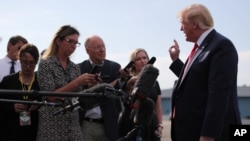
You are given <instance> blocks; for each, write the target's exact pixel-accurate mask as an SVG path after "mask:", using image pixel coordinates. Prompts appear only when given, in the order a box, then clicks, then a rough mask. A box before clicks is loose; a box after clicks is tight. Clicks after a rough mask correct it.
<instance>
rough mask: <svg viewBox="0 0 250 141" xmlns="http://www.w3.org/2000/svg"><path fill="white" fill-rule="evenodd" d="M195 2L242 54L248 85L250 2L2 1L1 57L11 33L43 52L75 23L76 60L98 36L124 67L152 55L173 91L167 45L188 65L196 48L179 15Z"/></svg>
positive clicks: (242, 81)
mask: <svg viewBox="0 0 250 141" xmlns="http://www.w3.org/2000/svg"><path fill="white" fill-rule="evenodd" d="M193 3H201V4H204V5H205V6H206V7H207V8H208V9H209V10H210V12H211V14H212V16H213V18H214V28H215V29H216V30H217V31H218V32H220V33H221V34H223V35H224V36H226V37H228V38H229V39H231V40H232V42H233V43H234V45H235V46H236V48H237V51H238V55H239V64H238V86H243V85H246V86H249V85H250V75H249V71H250V67H249V66H248V64H249V65H250V63H249V61H250V47H249V46H248V41H249V39H250V38H249V33H250V26H249V25H250V18H247V17H248V14H249V13H250V6H249V5H250V1H248V0H237V3H236V1H235V0H219V1H218V0H70V1H69V0H67V1H66V0H42V1H35V0H22V1H20V0H1V1H0V38H1V41H0V58H3V57H4V56H5V55H6V54H7V51H6V48H7V42H8V40H9V38H10V37H11V36H13V35H22V36H24V37H25V38H26V39H27V40H28V41H29V43H32V44H34V45H36V46H37V47H38V49H39V51H42V50H43V49H46V48H47V47H48V46H49V44H50V42H51V40H52V38H53V36H54V34H55V32H56V31H57V30H58V29H59V28H60V27H61V26H63V25H71V26H74V27H75V28H76V29H78V30H79V31H80V38H79V42H81V44H82V45H81V46H80V47H78V48H77V49H76V50H75V52H74V53H73V54H72V56H71V59H72V61H73V62H75V63H80V62H82V61H83V60H85V59H88V55H87V54H86V52H85V49H84V46H83V44H84V41H85V39H86V38H87V37H89V36H92V35H98V36H100V37H102V38H103V40H104V42H105V44H106V52H107V56H106V58H107V59H110V60H113V61H116V62H118V63H120V64H121V66H122V67H125V66H126V65H127V63H128V62H129V57H130V54H131V53H132V52H133V51H134V50H135V49H136V48H144V49H146V51H147V52H148V54H149V57H153V56H154V57H156V62H155V63H154V66H155V67H157V68H158V69H159V72H160V75H159V76H158V81H159V83H160V87H161V88H162V89H169V88H172V87H173V84H174V81H175V80H176V79H177V77H176V76H175V75H174V74H173V73H172V72H171V71H170V70H169V65H170V64H171V59H170V57H169V52H168V49H169V47H170V46H171V45H173V40H174V39H176V40H177V41H178V42H179V46H180V50H181V55H180V58H181V59H182V60H183V61H185V60H186V58H187V56H188V54H189V52H190V50H191V49H192V46H193V45H192V43H190V42H186V41H185V36H184V34H183V32H182V31H180V21H179V19H178V18H177V14H178V12H179V11H180V10H182V9H183V8H184V7H186V6H188V5H190V4H193Z"/></svg>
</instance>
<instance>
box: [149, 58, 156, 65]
mask: <svg viewBox="0 0 250 141" xmlns="http://www.w3.org/2000/svg"><path fill="white" fill-rule="evenodd" d="M155 61H156V58H155V57H152V58H151V59H150V60H149V61H148V64H154V63H155Z"/></svg>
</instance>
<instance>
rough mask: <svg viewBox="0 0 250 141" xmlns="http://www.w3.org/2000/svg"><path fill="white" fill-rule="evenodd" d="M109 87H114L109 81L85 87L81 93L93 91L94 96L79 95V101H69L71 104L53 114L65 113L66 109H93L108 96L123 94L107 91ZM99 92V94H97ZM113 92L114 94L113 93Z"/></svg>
mask: <svg viewBox="0 0 250 141" xmlns="http://www.w3.org/2000/svg"><path fill="white" fill-rule="evenodd" d="M107 89H113V88H112V86H110V85H109V84H107V83H101V84H97V85H95V86H93V87H91V88H88V89H85V90H83V91H81V92H79V93H93V97H88V98H86V97H79V98H78V100H77V101H74V102H69V103H70V104H69V105H67V106H65V107H63V108H61V109H60V110H59V111H56V112H54V113H53V115H58V114H60V113H65V112H66V111H72V110H75V109H78V108H82V109H84V110H85V109H86V110H88V109H91V108H93V107H95V106H98V105H99V104H100V103H101V102H103V101H105V100H106V99H107V98H108V96H120V95H121V94H120V93H119V94H117V92H116V91H115V92H114V91H112V93H111V92H110V91H109V92H106V91H107ZM95 93H98V94H95ZM111 94H112V95H111Z"/></svg>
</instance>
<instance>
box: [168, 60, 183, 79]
mask: <svg viewBox="0 0 250 141" xmlns="http://www.w3.org/2000/svg"><path fill="white" fill-rule="evenodd" d="M183 66H184V63H183V62H182V61H181V60H180V59H179V58H178V59H177V60H175V61H174V62H173V63H172V64H171V65H170V67H169V68H170V70H171V71H172V72H173V73H174V74H175V75H176V76H177V77H179V76H180V73H181V70H182V67H183Z"/></svg>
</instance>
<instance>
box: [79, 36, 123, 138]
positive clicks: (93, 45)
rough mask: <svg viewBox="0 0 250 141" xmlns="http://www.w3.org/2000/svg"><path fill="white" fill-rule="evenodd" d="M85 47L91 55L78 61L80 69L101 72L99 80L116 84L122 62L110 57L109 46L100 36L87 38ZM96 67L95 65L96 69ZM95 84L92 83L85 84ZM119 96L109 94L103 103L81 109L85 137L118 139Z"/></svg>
mask: <svg viewBox="0 0 250 141" xmlns="http://www.w3.org/2000/svg"><path fill="white" fill-rule="evenodd" d="M85 49H86V52H87V54H88V55H89V59H88V60H85V61H83V62H82V63H80V64H79V66H80V69H81V73H95V74H97V75H99V76H100V79H101V80H100V81H101V82H100V83H109V84H111V85H112V86H114V87H115V84H116V81H117V79H118V78H119V77H120V73H119V70H120V69H121V66H120V64H118V63H116V62H114V61H111V60H107V59H105V58H106V47H105V44H104V42H103V40H102V38H100V37H99V36H91V37H89V38H87V39H86V42H85ZM93 68H97V69H95V71H94V72H92V71H93ZM91 86H93V84H89V85H88V86H86V88H89V87H91ZM121 109H122V107H121V101H120V99H119V98H107V99H106V100H105V101H104V102H101V103H100V105H98V106H97V107H94V108H92V109H90V110H87V111H84V112H83V111H82V112H80V122H81V124H82V128H83V129H82V130H83V137H84V140H86V141H115V140H117V139H118V123H117V120H118V116H119V114H120V112H121Z"/></svg>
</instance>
